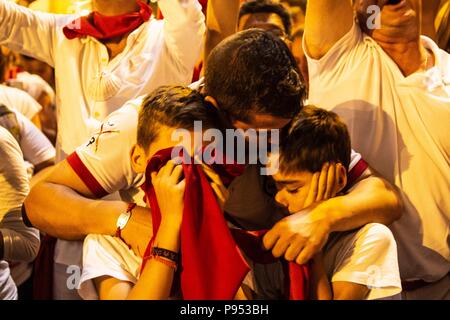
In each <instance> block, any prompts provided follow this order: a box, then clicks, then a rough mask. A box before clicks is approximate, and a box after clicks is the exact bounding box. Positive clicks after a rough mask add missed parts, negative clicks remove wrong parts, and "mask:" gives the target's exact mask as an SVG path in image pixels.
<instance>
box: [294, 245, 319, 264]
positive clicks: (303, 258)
mask: <svg viewBox="0 0 450 320" xmlns="http://www.w3.org/2000/svg"><path fill="white" fill-rule="evenodd" d="M320 249H321V248H320V244H319V243H314V242H311V241H310V242H308V243H307V244H306V246H305V247H304V248H303V249H302V250H301V252H300V254H299V255H298V256H297V258H296V259H295V262H296V263H297V264H305V263H307V262H308V261H309V260H310V259H311V258H312V257H313V256H314V255H315V254H316V253H317V252H319V251H320Z"/></svg>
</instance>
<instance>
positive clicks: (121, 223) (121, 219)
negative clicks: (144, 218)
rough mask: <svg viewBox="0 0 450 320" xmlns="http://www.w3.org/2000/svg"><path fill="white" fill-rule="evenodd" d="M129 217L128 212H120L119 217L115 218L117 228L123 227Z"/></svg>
mask: <svg viewBox="0 0 450 320" xmlns="http://www.w3.org/2000/svg"><path fill="white" fill-rule="evenodd" d="M129 218H130V214H129V213H122V214H121V215H120V216H119V219H117V228H119V229H121V230H122V229H123V228H125V226H126V224H127V222H128V219H129Z"/></svg>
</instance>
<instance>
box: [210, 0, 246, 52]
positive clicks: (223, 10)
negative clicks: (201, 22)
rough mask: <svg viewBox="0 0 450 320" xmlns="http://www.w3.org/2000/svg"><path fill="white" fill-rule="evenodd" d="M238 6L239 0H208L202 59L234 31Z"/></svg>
mask: <svg viewBox="0 0 450 320" xmlns="http://www.w3.org/2000/svg"><path fill="white" fill-rule="evenodd" d="M239 6H240V1H239V0H227V1H223V0H209V1H208V11H207V14H206V40H205V51H204V61H206V60H207V59H208V56H209V54H210V52H211V51H212V49H214V48H215V47H216V46H217V45H218V44H219V43H220V42H221V41H222V40H223V39H225V38H226V37H228V36H230V35H232V34H234V33H235V32H236V28H237V22H238V16H239Z"/></svg>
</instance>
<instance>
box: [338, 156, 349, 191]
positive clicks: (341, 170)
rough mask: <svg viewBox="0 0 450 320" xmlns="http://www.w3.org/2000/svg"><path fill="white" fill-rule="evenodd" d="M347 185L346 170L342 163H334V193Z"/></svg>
mask: <svg viewBox="0 0 450 320" xmlns="http://www.w3.org/2000/svg"><path fill="white" fill-rule="evenodd" d="M346 185H347V170H346V169H345V167H344V166H343V165H342V163H338V164H336V194H338V193H339V192H341V191H342V190H343V189H344V188H345V186H346Z"/></svg>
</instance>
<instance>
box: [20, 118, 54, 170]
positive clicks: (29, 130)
mask: <svg viewBox="0 0 450 320" xmlns="http://www.w3.org/2000/svg"><path fill="white" fill-rule="evenodd" d="M15 114H16V117H17V123H18V124H19V129H20V141H19V144H20V149H21V150H22V153H23V156H24V159H25V160H26V161H28V162H30V163H31V164H32V165H34V166H35V165H37V164H39V163H42V162H44V161H48V160H51V159H53V158H55V155H56V152H55V148H54V147H53V145H52V143H51V142H50V141H49V140H48V138H47V137H46V136H45V135H44V134H43V133H42V131H40V130H39V129H38V128H37V127H36V126H35V125H34V124H33V123H32V122H31V121H30V120H28V119H27V118H26V117H25V116H23V115H22V114H20V113H19V112H15Z"/></svg>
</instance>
